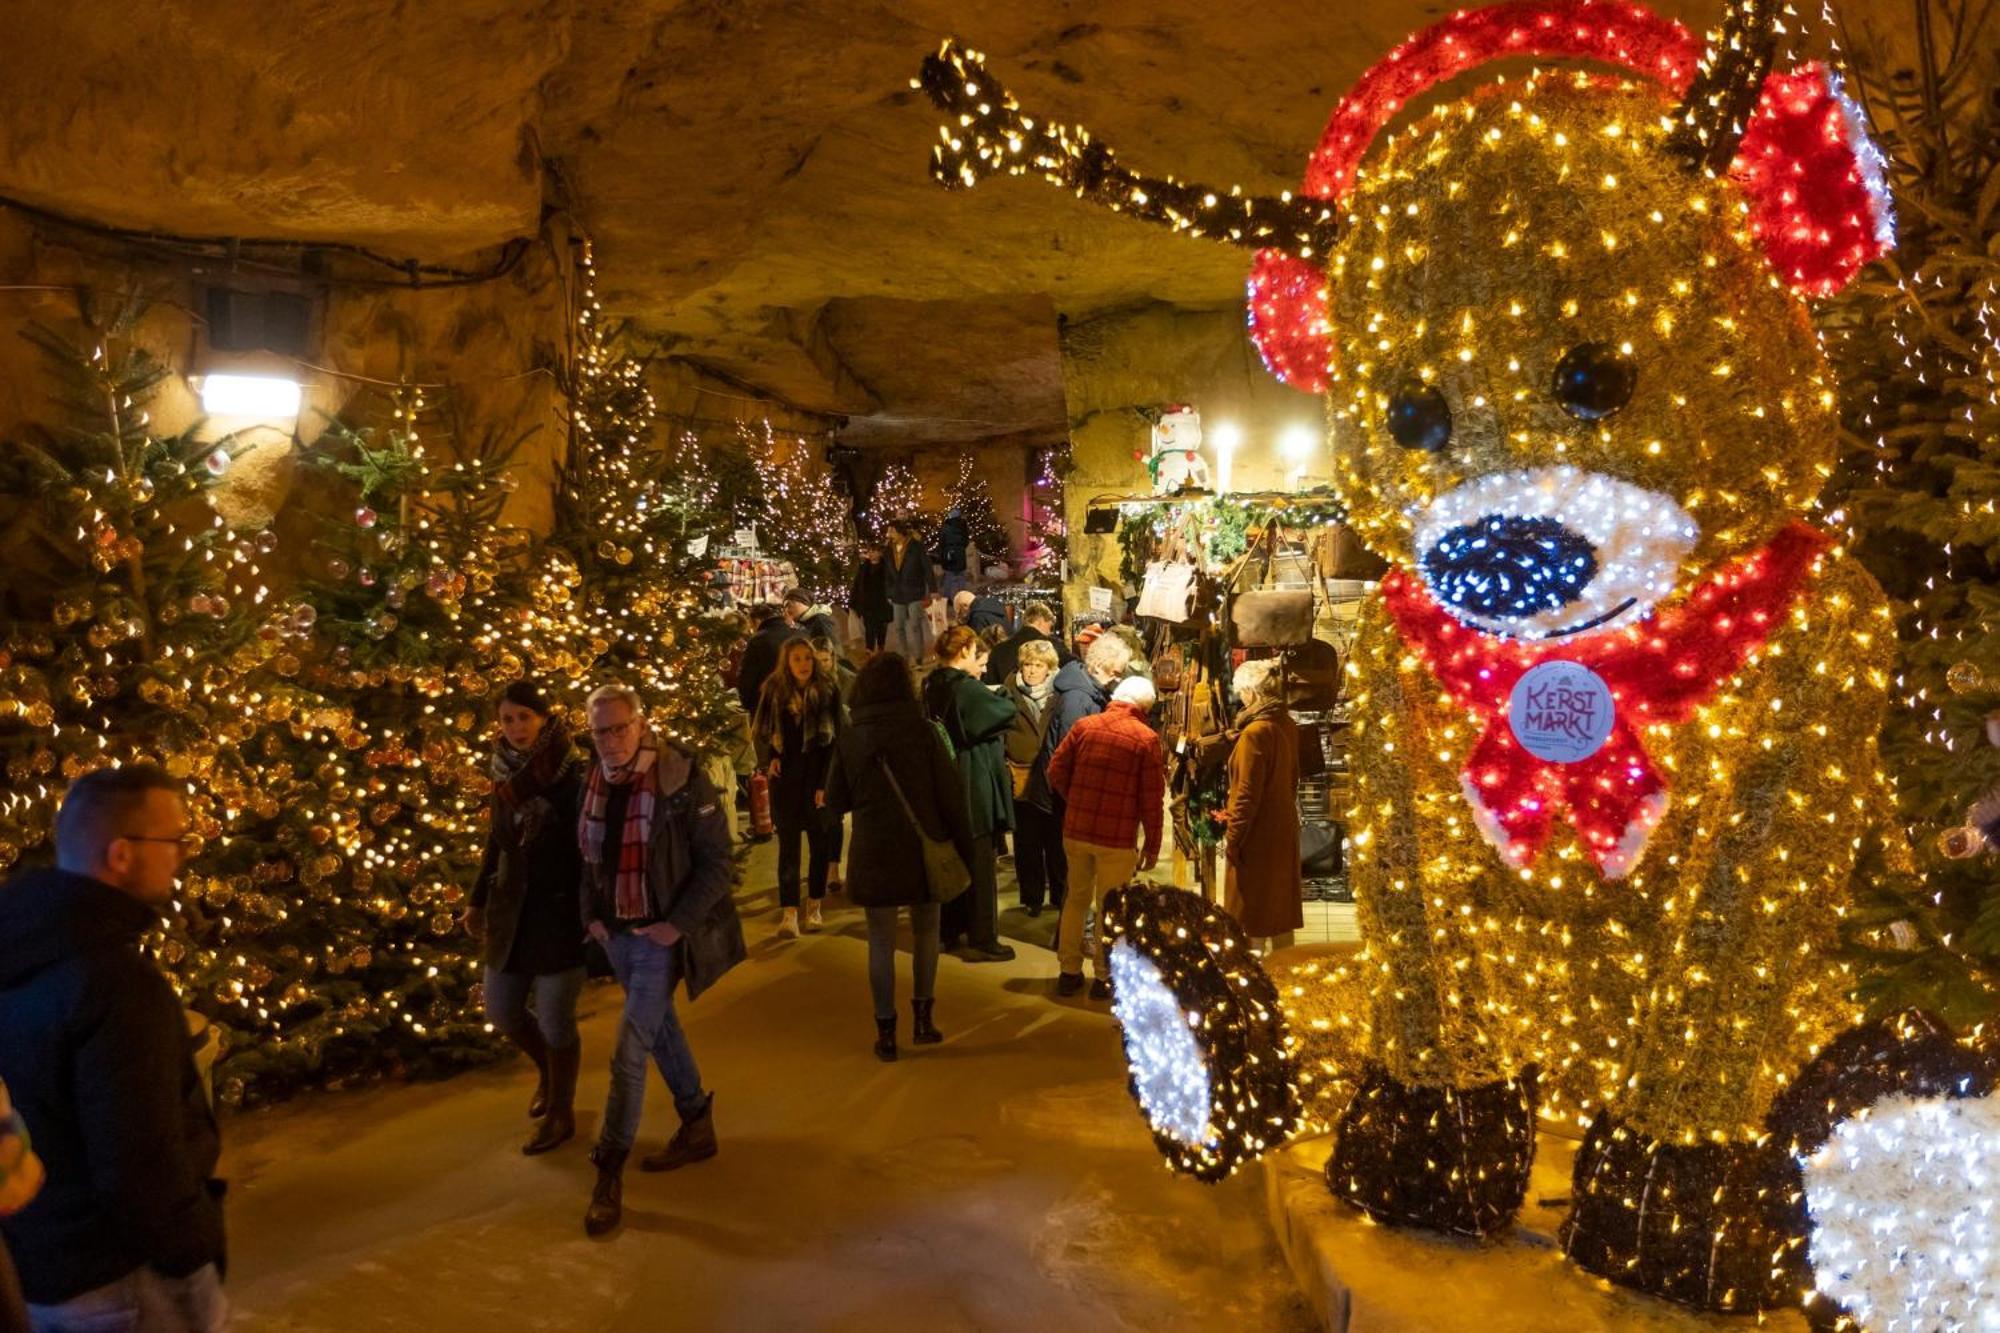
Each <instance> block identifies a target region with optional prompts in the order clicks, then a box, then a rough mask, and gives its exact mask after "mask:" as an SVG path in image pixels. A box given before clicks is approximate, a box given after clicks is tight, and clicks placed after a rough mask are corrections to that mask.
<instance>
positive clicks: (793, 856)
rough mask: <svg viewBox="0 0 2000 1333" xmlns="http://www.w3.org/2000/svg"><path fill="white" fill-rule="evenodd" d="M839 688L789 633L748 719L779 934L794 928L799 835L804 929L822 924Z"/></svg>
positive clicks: (841, 719)
mask: <svg viewBox="0 0 2000 1333" xmlns="http://www.w3.org/2000/svg"><path fill="white" fill-rule="evenodd" d="M844 713H845V710H844V709H843V708H842V707H841V702H840V686H839V684H838V683H837V682H836V681H835V680H834V677H833V673H832V672H831V671H829V670H828V669H827V668H826V667H825V666H824V665H822V664H821V662H820V659H819V656H818V654H816V653H814V652H813V648H812V644H811V643H810V642H808V641H807V640H805V639H793V640H791V641H789V642H788V643H786V644H785V647H784V650H783V651H782V652H780V653H779V654H778V669H777V670H776V671H773V672H772V673H771V676H770V679H768V680H766V681H765V682H764V691H763V693H762V694H761V695H760V696H759V697H758V700H757V715H756V716H755V717H754V718H753V719H751V724H750V735H751V738H752V739H753V740H754V741H755V742H756V745H757V762H758V764H759V765H760V766H761V767H762V768H763V769H764V770H765V772H766V773H768V774H769V775H770V781H771V822H772V823H773V824H775V825H777V828H778V906H779V908H780V909H781V914H780V916H779V918H778V938H780V939H797V938H798V934H799V924H800V923H799V841H800V839H801V838H803V839H804V841H805V844H806V850H807V855H808V861H807V869H806V888H807V892H808V895H809V896H808V898H807V906H806V919H805V928H806V929H807V930H818V929H819V928H820V926H822V925H823V924H825V922H824V919H823V918H822V916H821V904H822V903H824V902H825V901H826V881H827V875H828V873H829V872H830V871H831V869H832V867H833V863H834V861H835V860H836V859H837V858H838V857H839V855H840V847H839V843H838V841H837V839H836V838H835V837H834V834H833V830H835V829H837V828H838V827H839V825H838V824H837V823H835V822H833V821H831V820H829V819H828V817H827V813H826V769H827V765H828V764H829V763H830V762H832V759H833V745H834V742H835V740H837V739H838V738H839V736H840V729H841V726H842V725H843V724H844V723H845V722H846V717H845V715H844Z"/></svg>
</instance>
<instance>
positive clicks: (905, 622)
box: [888, 518, 937, 663]
mask: <svg viewBox="0 0 2000 1333" xmlns="http://www.w3.org/2000/svg"><path fill="white" fill-rule="evenodd" d="M888 566H889V605H890V608H891V618H892V621H893V623H894V625H895V627H896V636H895V644H894V646H895V648H896V650H897V651H898V652H900V653H902V655H903V656H904V657H905V658H907V659H909V661H910V662H912V663H917V662H921V661H923V660H924V654H925V653H926V651H928V649H929V648H930V640H931V635H930V630H929V628H928V626H927V624H926V622H925V620H924V608H925V607H926V606H928V605H930V600H931V597H932V596H933V595H934V594H935V593H936V592H937V575H936V574H935V573H933V572H932V570H931V558H930V554H929V553H928V552H926V551H925V550H924V544H923V543H922V542H920V541H918V540H917V525H916V524H914V523H912V522H911V521H910V520H908V519H906V518H899V519H897V520H896V521H895V522H894V523H891V524H890V525H889V559H888Z"/></svg>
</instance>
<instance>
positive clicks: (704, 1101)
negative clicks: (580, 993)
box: [577, 684, 744, 1236]
mask: <svg viewBox="0 0 2000 1333" xmlns="http://www.w3.org/2000/svg"><path fill="white" fill-rule="evenodd" d="M585 713H586V715H587V716H588V717H589V719H590V738H591V741H592V743H593V744H594V745H595V747H596V750H597V756H596V760H595V762H594V763H592V764H591V766H590V777H589V780H588V781H587V782H586V784H585V786H584V791H583V801H582V807H583V808H582V811H581V816H580V818H579V819H578V821H577V841H578V844H579V845H580V846H581V848H582V850H583V902H582V908H583V926H584V929H585V930H586V931H588V932H589V934H590V936H591V937H592V938H593V939H595V940H597V942H598V943H600V944H602V945H603V946H604V951H605V953H606V954H607V955H608V956H609V957H610V959H611V969H612V971H614V972H616V973H617V974H618V984H619V985H620V986H622V987H624V989H625V1011H624V1014H623V1016H622V1019H621V1022H620V1026H619V1030H618V1045H617V1048H616V1050H614V1051H613V1052H612V1056H611V1093H610V1096H609V1097H608V1098H607V1100H606V1101H605V1104H604V1122H603V1125H602V1127H601V1128H600V1129H599V1131H598V1139H597V1146H596V1148H594V1149H593V1150H592V1151H591V1155H590V1156H591V1161H592V1162H593V1163H595V1164H596V1166H597V1183H596V1185H595V1186H594V1187H593V1188H592V1190H591V1196H590V1207H589V1209H588V1210H587V1211H586V1212H585V1214H584V1219H583V1229H584V1232H585V1233H586V1234H587V1235H591V1236H602V1235H606V1234H608V1233H609V1232H611V1231H613V1230H614V1229H616V1228H617V1226H618V1223H619V1217H620V1214H621V1211H622V1208H623V1197H624V1185H623V1172H624V1170H625V1159H626V1157H627V1156H628V1155H629V1154H630V1153H631V1151H632V1144H633V1141H634V1140H635V1139H636V1138H637V1137H638V1133H639V1116H640V1112H641V1111H642V1110H643V1109H644V1106H645V1097H646V1064H647V1062H648V1060H650V1061H651V1062H652V1063H653V1064H655V1065H657V1066H658V1067H659V1070H660V1076H661V1077H662V1078H664V1079H665V1080H666V1082H667V1088H668V1090H669V1091H671V1092H672V1093H673V1095H674V1109H675V1110H676V1111H677V1112H679V1114H680V1121H681V1124H680V1129H679V1130H678V1131H677V1132H676V1133H675V1134H674V1136H673V1138H672V1140H670V1141H669V1142H668V1144H667V1146H666V1147H665V1148H663V1149H661V1150H660V1151H659V1152H656V1153H651V1154H649V1155H648V1156H646V1157H644V1158H642V1159H640V1162H639V1168H640V1169H641V1170H642V1171H675V1170H679V1169H680V1168H681V1167H684V1166H691V1165H693V1164H694V1163H696V1162H701V1161H706V1160H707V1159H709V1158H711V1157H713V1156H715V1154H716V1141H715V1096H714V1094H713V1093H710V1092H708V1091H705V1090H704V1089H703V1088H702V1085H701V1073H700V1071H699V1070H697V1069H696V1068H695V1063H694V1052H693V1051H692V1050H691V1049H690V1048H689V1047H688V1040H687V1034H686V1033H684V1032H683V1031H682V1030H681V1022H680V1016H679V1015H678V1014H676V1013H675V1012H674V990H675V988H676V987H677V986H679V985H680V984H682V983H686V985H687V995H688V1000H689V1002H690V1003H692V1002H693V1001H694V999H695V997H697V996H698V995H700V994H701V993H702V992H703V991H704V990H706V989H708V987H710V986H712V985H714V984H715V982H716V980H717V979H718V978H720V977H721V976H722V974H723V973H724V972H727V971H728V970H729V969H730V968H732V967H734V966H735V965H736V964H737V963H740V962H742V961H743V958H744V947H743V923H742V921H741V920H739V919H738V917H737V915H736V899H735V898H734V896H733V895H732V893H731V888H732V881H733V879H734V860H733V858H732V856H731V851H730V842H729V825H728V822H727V820H726V819H725V817H724V815H723V813H722V808H721V802H720V799H719V797H718V796H717V794H716V790H715V786H714V784H713V783H711V782H710V781H709V780H708V777H707V775H706V774H704V773H703V772H702V770H701V766H700V765H698V764H697V763H695V761H694V758H693V756H691V755H689V754H688V753H687V752H686V751H685V750H682V749H681V748H680V747H678V746H676V745H673V744H671V743H669V742H668V741H666V740H665V739H664V738H662V737H659V736H657V735H655V734H654V732H653V729H652V727H651V725H649V724H648V723H647V721H646V715H645V712H644V710H643V709H642V708H641V706H640V699H639V695H638V692H637V691H635V690H633V689H632V688H631V687H630V686H628V685H619V684H611V685H603V686H600V687H599V688H598V689H597V690H595V691H594V692H592V694H591V696H590V698H589V699H588V700H587V701H586V703H585Z"/></svg>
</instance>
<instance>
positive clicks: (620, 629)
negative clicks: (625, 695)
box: [551, 243, 731, 752]
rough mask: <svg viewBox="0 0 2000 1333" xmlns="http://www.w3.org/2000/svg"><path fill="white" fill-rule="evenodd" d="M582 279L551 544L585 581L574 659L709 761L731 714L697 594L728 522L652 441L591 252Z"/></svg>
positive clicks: (714, 497) (637, 363)
mask: <svg viewBox="0 0 2000 1333" xmlns="http://www.w3.org/2000/svg"><path fill="white" fill-rule="evenodd" d="M578 271H579V274H580V276H581V278H582V295H581V299H580V300H579V302H578V309H577V314H576V333H575V349H576V350H575V355H574V359H573V360H572V363H571V365H570V367H569V372H568V375H567V377H566V383H565V385H564V388H565V390H566V392H567V393H568V396H569V409H570V426H571V435H570V447H569V455H568V457H567V459H566V460H565V462H564V466H563V474H562V480H561V490H560V492H559V494H558V496H557V507H556V531H555V533H554V534H553V536H552V537H551V546H552V547H553V548H554V549H555V550H556V551H558V552H561V553H562V554H563V555H564V556H565V557H566V558H567V561H568V564H569V565H570V566H571V567H573V568H574V570H575V577H576V578H577V579H578V580H579V584H580V590H581V597H580V598H579V604H578V606H577V608H576V617H575V620H574V622H573V629H572V642H573V644H574V645H575V646H574V649H573V653H574V655H575V656H576V657H578V658H581V659H585V660H587V661H588V662H589V664H590V665H589V678H590V681H592V682H596V681H600V680H608V679H614V678H615V679H620V680H623V681H625V682H626V683H627V684H630V685H632V686H634V687H635V688H637V689H638V690H639V692H640V693H641V694H642V695H643V696H644V697H645V699H646V701H647V714H648V716H649V717H650V718H651V719H652V722H653V724H654V726H655V727H656V728H658V729H659V730H660V731H661V732H662V733H663V734H664V735H665V736H667V737H668V738H669V739H671V740H673V741H675V742H676V743H678V744H680V745H683V746H685V747H687V748H689V749H691V750H696V751H702V752H707V751H709V750H712V749H714V748H715V747H716V746H718V745H720V744H722V743H723V738H724V737H725V736H726V734H727V732H728V728H729V725H730V716H731V715H730V705H729V693H728V691H727V690H726V689H725V688H724V687H723V684H722V671H723V666H724V662H725V657H726V653H727V646H728V645H727V640H726V637H725V635H724V632H723V629H722V626H721V624H720V622H719V620H718V618H717V615H716V612H715V609H714V608H713V607H712V606H711V605H710V603H709V601H708V598H707V595H706V589H707V586H708V581H709V576H710V573H711V570H712V566H711V563H710V561H709V559H708V556H707V547H708V545H709V544H710V542H711V541H712V540H714V539H715V538H716V537H718V536H719V535H721V534H723V533H724V532H726V531H727V530H728V529H729V527H730V521H731V516H730V514H729V512H728V509H727V508H726V506H724V505H723V504H722V503H721V499H720V497H719V496H718V494H717V493H716V491H715V490H714V489H713V488H711V487H710V486H708V484H707V482H706V479H705V474H694V475H689V474H686V473H683V472H682V471H681V470H680V469H678V468H677V467H676V466H675V464H676V460H677V459H681V460H685V458H686V456H687V449H688V447H689V446H688V444H687V442H686V441H685V440H684V439H681V438H679V437H676V439H675V440H673V441H662V440H661V439H660V438H659V437H660V435H661V429H660V419H659V408H658V405H657V403H656V402H655V401H654V398H653V394H652V391H651V389H649V388H648V387H647V385H646V362H645V359H644V358H643V357H641V356H639V355H638V354H636V353H635V352H634V351H633V349H632V348H631V346H630V345H629V342H628V340H627V339H626V338H625V337H624V336H623V335H624V330H622V329H621V328H619V327H617V326H615V325H612V324H609V323H607V322H606V321H605V319H604V317H603V312H602V311H601V310H600V309H599V307H598V303H597V298H596V292H595V276H594V275H595V269H594V266H593V263H592V259H591V252H590V247H589V245H588V243H585V244H584V246H583V249H582V252H581V255H580V258H579V262H578ZM565 573H566V575H567V571H565Z"/></svg>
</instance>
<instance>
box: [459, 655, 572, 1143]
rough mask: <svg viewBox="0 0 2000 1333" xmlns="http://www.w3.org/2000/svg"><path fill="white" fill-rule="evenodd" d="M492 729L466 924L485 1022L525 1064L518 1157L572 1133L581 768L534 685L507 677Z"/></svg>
mask: <svg viewBox="0 0 2000 1333" xmlns="http://www.w3.org/2000/svg"><path fill="white" fill-rule="evenodd" d="M499 721H500V732H499V735H498V736H497V737H495V739H494V743H493V758H492V761H491V765H490V772H491V774H492V777H493V810H492V820H491V823H490V825H489V827H488V831H487V836H486V859H485V861H484V863H483V864H482V865H481V866H480V868H479V878H478V879H477V880H476V881H474V883H473V886H472V901H471V905H470V906H469V907H468V908H467V910H466V914H465V925H466V929H467V930H468V931H469V932H470V933H471V934H472V936H473V937H474V938H475V939H477V940H479V941H480V945H481V957H482V959H483V960H484V961H485V964H486V980H485V993H486V1019H487V1021H488V1022H490V1023H492V1024H493V1026H494V1027H496V1028H498V1029H499V1030H500V1031H501V1032H504V1033H506V1034H507V1036H508V1037H509V1038H510V1039H511V1040H512V1041H513V1042H514V1044H515V1045H517V1046H519V1047H520V1048H521V1049H522V1050H523V1051H526V1052H527V1053H528V1058H529V1059H530V1060H533V1061H534V1062H535V1070H536V1073H537V1075H538V1077H537V1079H536V1082H535V1095H534V1097H533V1098H532V1099H530V1101H529V1103H528V1114H529V1115H532V1116H539V1117H541V1123H540V1124H539V1125H538V1126H536V1128H535V1133H534V1137H532V1138H530V1139H529V1140H528V1142H527V1143H526V1144H525V1145H524V1146H523V1147H522V1149H521V1151H522V1152H524V1153H528V1154H531V1155H532V1154H534V1153H544V1152H547V1151H549V1149H551V1148H555V1147H559V1146H560V1145H562V1144H563V1143H565V1142H567V1141H568V1140H569V1139H570V1138H571V1136H573V1135H574V1134H575V1133H576V1075H577V1067H578V1064H579V1062H580V1061H581V1059H582V1055H583V1047H582V1038H581V1037H580V1036H579V1035H578V1034H577V1029H576V1001H577V996H578V995H579V994H581V993H582V990H583V977H584V968H583V934H582V931H581V930H580V929H579V928H578V926H577V903H578V900H579V895H580V894H581V892H582V887H581V886H582V883H583V857H582V854H581V853H579V852H578V851H577V847H576V820H577V805H578V801H579V799H580V797H581V793H582V791H583V776H584V759H583V756H582V755H580V754H579V753H577V750H576V747H575V746H574V745H573V744H572V743H571V741H570V734H569V729H568V728H567V727H565V726H564V725H563V724H562V722H561V721H560V720H559V719H555V718H551V717H550V716H549V705H548V701H547V700H546V699H545V698H543V696H542V692H541V690H540V688H539V687H537V686H536V685H535V684H534V682H532V681H526V680H517V681H515V682H514V683H513V684H512V685H509V686H508V687H507V689H506V691H505V692H504V693H502V694H501V696H500V718H499Z"/></svg>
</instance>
